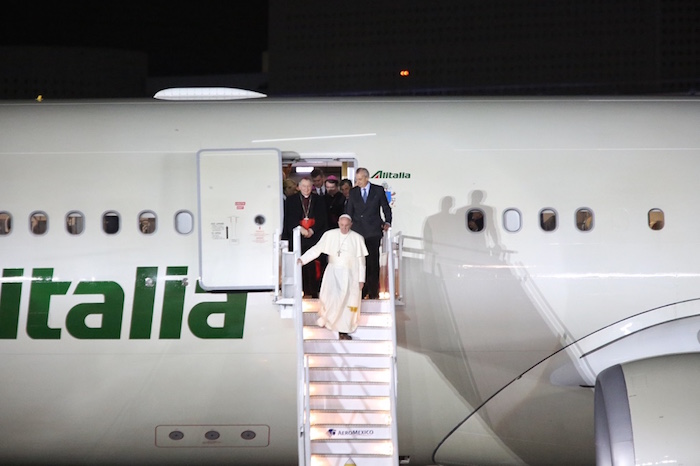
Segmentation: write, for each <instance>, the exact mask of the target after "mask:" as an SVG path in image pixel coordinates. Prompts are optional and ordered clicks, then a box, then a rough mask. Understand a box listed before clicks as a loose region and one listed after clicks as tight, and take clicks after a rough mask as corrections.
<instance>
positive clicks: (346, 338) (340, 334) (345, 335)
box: [338, 332, 352, 340]
mask: <svg viewBox="0 0 700 466" xmlns="http://www.w3.org/2000/svg"><path fill="white" fill-rule="evenodd" d="M338 334H339V336H340V339H341V340H352V337H351V336H350V335H348V334H347V333H343V332H338Z"/></svg>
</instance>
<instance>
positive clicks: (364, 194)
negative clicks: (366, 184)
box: [362, 188, 367, 202]
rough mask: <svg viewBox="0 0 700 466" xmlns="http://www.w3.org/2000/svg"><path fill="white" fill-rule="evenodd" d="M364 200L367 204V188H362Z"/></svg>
mask: <svg viewBox="0 0 700 466" xmlns="http://www.w3.org/2000/svg"><path fill="white" fill-rule="evenodd" d="M362 200H363V201H365V202H367V188H362Z"/></svg>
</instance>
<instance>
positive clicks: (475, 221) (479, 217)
mask: <svg viewBox="0 0 700 466" xmlns="http://www.w3.org/2000/svg"><path fill="white" fill-rule="evenodd" d="M467 228H469V230H471V231H474V232H478V231H481V230H483V229H484V211H483V210H481V209H471V210H469V212H467Z"/></svg>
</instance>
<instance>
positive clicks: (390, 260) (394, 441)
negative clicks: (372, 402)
mask: <svg viewBox="0 0 700 466" xmlns="http://www.w3.org/2000/svg"><path fill="white" fill-rule="evenodd" d="M384 240H385V243H384V244H388V245H389V247H388V249H389V254H388V257H387V268H388V269H389V271H390V272H391V273H392V274H393V273H394V251H393V249H394V248H393V243H392V239H391V228H389V230H387V231H386V233H384ZM389 305H390V309H391V341H392V349H391V373H390V377H391V378H392V383H391V384H390V386H391V392H390V397H391V398H390V399H391V403H390V404H391V447H392V457H393V460H392V461H393V463H394V466H398V464H399V441H398V439H399V437H398V428H397V422H398V420H397V419H396V404H397V401H398V382H399V380H398V372H397V370H396V369H397V368H396V283H395V281H394V277H391V279H389Z"/></svg>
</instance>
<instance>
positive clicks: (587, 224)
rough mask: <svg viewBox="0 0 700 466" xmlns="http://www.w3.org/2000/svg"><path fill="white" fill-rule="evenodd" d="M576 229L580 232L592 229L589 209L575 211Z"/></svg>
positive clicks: (591, 216)
mask: <svg viewBox="0 0 700 466" xmlns="http://www.w3.org/2000/svg"><path fill="white" fill-rule="evenodd" d="M576 228H578V229H579V230H581V231H590V230H592V229H593V211H592V210H591V209H586V208H583V209H578V210H577V211H576Z"/></svg>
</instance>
